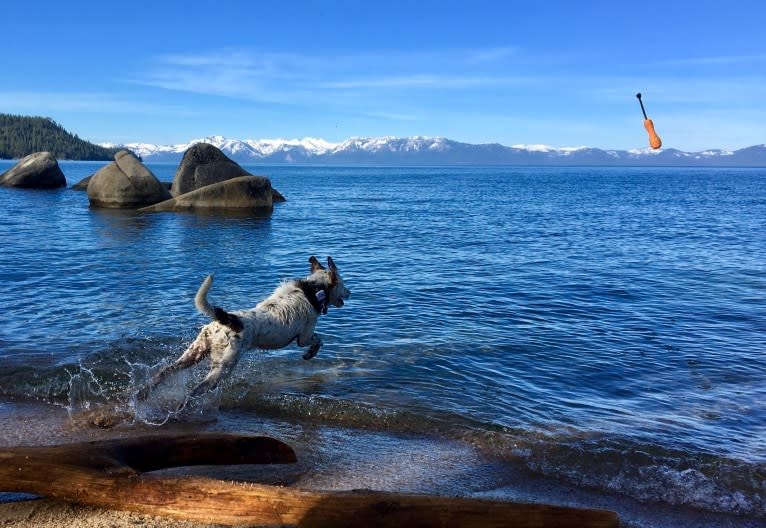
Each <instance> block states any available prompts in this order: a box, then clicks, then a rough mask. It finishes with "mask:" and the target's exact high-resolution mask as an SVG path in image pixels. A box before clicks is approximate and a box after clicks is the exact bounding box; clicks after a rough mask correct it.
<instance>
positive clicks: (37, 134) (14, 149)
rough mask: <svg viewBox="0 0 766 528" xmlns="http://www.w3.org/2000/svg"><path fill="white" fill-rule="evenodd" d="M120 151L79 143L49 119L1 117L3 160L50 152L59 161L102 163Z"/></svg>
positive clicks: (82, 141) (0, 115)
mask: <svg viewBox="0 0 766 528" xmlns="http://www.w3.org/2000/svg"><path fill="white" fill-rule="evenodd" d="M118 150H119V149H110V148H105V147H101V146H99V145H94V144H93V143H90V142H88V141H85V140H83V139H80V138H79V137H78V136H77V135H76V134H74V135H73V134H71V133H69V132H67V131H66V130H65V129H64V127H62V126H61V125H59V124H58V123H56V122H55V121H54V120H53V119H51V118H50V117H30V116H21V115H12V114H0V159H19V158H23V157H24V156H27V155H29V154H32V153H34V152H43V151H47V152H50V153H51V154H53V156H54V157H55V158H56V159H65V160H87V161H90V160H93V161H101V160H111V159H112V158H113V157H114V155H115V154H116V153H117V151H118Z"/></svg>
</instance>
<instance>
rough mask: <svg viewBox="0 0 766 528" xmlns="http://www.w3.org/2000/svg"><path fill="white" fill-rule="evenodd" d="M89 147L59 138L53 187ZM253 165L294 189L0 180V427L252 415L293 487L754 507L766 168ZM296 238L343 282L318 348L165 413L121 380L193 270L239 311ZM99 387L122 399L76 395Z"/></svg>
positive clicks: (742, 522)
mask: <svg viewBox="0 0 766 528" xmlns="http://www.w3.org/2000/svg"><path fill="white" fill-rule="evenodd" d="M12 165H13V163H12V162H6V161H4V162H0V172H2V171H4V170H6V169H7V168H9V167H10V166H12ZM102 165H103V163H77V162H63V163H61V166H62V169H63V171H64V173H65V174H66V176H67V179H68V181H69V184H70V185H71V184H73V183H76V182H77V181H79V180H80V179H81V178H83V177H85V176H88V175H89V174H92V173H93V172H95V171H96V170H98V168H100V167H101V166H102ZM148 166H149V168H150V169H152V171H153V172H154V173H155V174H156V175H157V176H158V177H159V178H160V179H161V180H163V181H171V180H172V178H173V175H174V173H175V169H176V166H175V165H171V164H154V165H153V164H148ZM245 167H246V168H247V169H248V170H250V171H251V172H252V173H253V174H260V175H264V176H267V177H269V178H270V179H271V181H272V184H273V186H274V187H275V188H276V189H278V190H279V191H280V192H281V193H282V194H283V195H284V196H285V197H286V198H287V202H285V203H282V204H277V205H276V206H275V208H274V212H273V214H272V215H271V216H268V217H261V218H253V217H232V216H219V215H195V214H185V213H183V214H177V213H176V214H173V213H162V214H138V213H135V212H131V211H112V210H98V209H90V208H89V206H88V199H87V195H86V194H85V193H83V192H77V191H73V190H70V189H62V190H58V191H27V190H16V189H7V188H0V234H1V236H2V242H1V244H2V246H1V248H2V250H1V253H0V299H2V305H3V310H2V314H3V319H2V321H1V322H0V416H2V418H3V423H4V424H5V425H4V427H3V431H2V432H0V444H2V445H15V444H21V443H26V444H42V443H50V442H54V441H56V440H60V439H68V440H69V439H77V438H93V437H96V436H98V435H105V434H112V435H114V434H122V435H125V434H132V432H133V431H142V432H145V431H146V430H147V429H149V430H162V429H168V428H178V427H182V428H197V429H224V430H242V431H257V432H263V431H266V432H270V433H273V434H275V435H279V436H280V437H281V438H282V439H284V440H286V441H288V442H290V443H294V444H297V445H299V446H302V448H303V449H305V450H306V453H307V457H308V459H309V460H310V461H313V462H315V465H314V466H313V467H314V469H310V468H309V467H308V466H304V467H303V470H302V471H303V473H302V477H301V478H302V479H303V480H302V483H303V484H305V485H309V486H319V487H325V488H328V487H329V488H343V487H346V486H351V487H376V488H378V489H392V490H405V491H418V492H429V493H431V492H439V493H449V494H462V495H467V496H490V497H501V498H511V499H522V500H535V501H551V502H557V503H572V504H578V505H583V506H591V507H607V508H610V509H615V510H617V511H618V512H619V513H620V515H621V517H622V518H623V520H624V522H626V523H628V524H629V525H631V526H634V525H635V526H765V525H766V295H765V294H766V170H763V169H680V168H651V169H645V168H640V169H639V168H483V167H482V168H479V167H471V168H466V167H463V168H369V167H296V166H245ZM310 255H317V256H318V257H320V259H324V258H325V257H326V256H327V255H332V256H333V258H334V260H335V262H336V263H337V265H338V267H339V269H340V271H341V274H342V276H343V279H344V281H345V283H346V285H347V286H348V287H349V288H350V290H351V291H352V296H351V298H350V300H349V301H348V302H347V303H346V306H344V307H343V308H341V309H331V310H330V312H329V314H328V315H326V316H323V317H321V318H320V321H319V325H318V327H317V331H318V332H319V333H320V334H321V335H322V337H323V340H324V346H323V348H322V349H321V351H320V353H319V355H318V356H317V357H316V358H314V359H313V360H311V361H304V360H303V359H301V353H302V352H301V351H299V350H298V349H297V347H295V346H291V347H288V348H286V349H283V350H279V351H269V352H251V353H249V354H247V355H246V356H245V357H244V358H243V360H242V361H241V362H240V364H239V365H238V367H237V369H236V370H235V371H234V373H233V375H232V376H231V378H230V379H228V380H227V381H226V383H224V385H223V388H222V389H219V390H217V391H216V392H215V393H214V394H212V395H209V396H208V397H206V398H205V399H204V400H203V401H198V402H194V405H193V406H192V407H191V408H190V409H187V411H185V413H182V414H181V415H175V414H174V413H173V412H172V411H171V410H170V409H172V406H169V405H167V404H166V403H167V402H164V401H155V402H150V403H147V404H141V405H138V404H137V403H136V401H135V390H136V387H138V386H140V384H141V383H143V381H144V380H146V379H147V377H148V376H149V375H150V374H151V372H152V371H153V370H154V369H156V368H158V367H159V366H160V365H162V364H164V363H166V362H168V361H170V360H171V359H173V358H175V357H177V356H178V355H179V354H180V353H181V352H182V351H183V350H184V348H185V346H186V345H188V343H189V342H190V341H191V340H192V339H193V338H194V336H195V335H196V333H197V331H198V330H199V328H200V327H201V326H202V325H203V324H205V323H206V322H207V320H206V318H205V317H204V316H202V315H200V314H199V313H198V312H197V311H196V309H195V308H194V304H193V297H194V294H195V293H196V291H197V288H198V287H199V285H200V283H201V282H202V280H203V279H204V277H205V276H206V275H207V274H208V273H214V274H215V277H216V280H215V282H214V284H213V287H212V289H211V292H210V295H209V298H210V299H211V301H212V302H214V303H215V304H218V305H220V306H223V307H224V308H227V309H232V310H234V309H240V308H245V307H250V306H254V305H255V304H256V302H257V301H259V300H260V299H262V298H263V297H265V296H266V295H268V294H269V293H270V292H271V290H272V289H273V288H274V287H275V286H276V285H278V284H279V282H280V281H282V280H285V279H290V278H297V277H301V276H304V275H306V274H307V273H308V269H309V265H308V262H307V260H308V257H309V256H310ZM204 370H205V367H204V366H202V367H200V368H198V369H196V370H194V371H193V372H191V373H188V374H184V375H182V376H179V377H177V378H175V379H174V380H172V381H171V382H170V383H169V385H170V386H171V387H170V388H169V389H167V391H168V393H169V394H166V395H165V397H166V398H168V399H171V400H172V398H174V397H179V396H178V394H183V393H184V392H185V391H186V390H188V387H190V386H192V385H193V384H194V383H195V381H196V380H198V379H199V377H200V376H201V375H203V374H204ZM173 391H175V393H173ZM160 400H161V398H160ZM104 407H106V408H109V409H113V410H114V412H115V413H116V414H117V415H120V413H126V415H128V416H132V418H126V419H125V420H123V422H122V423H120V424H119V425H118V426H117V427H116V428H114V429H113V430H112V431H110V432H108V433H107V432H103V431H101V430H94V429H93V428H92V427H88V426H87V425H83V424H81V423H80V422H79V421H78V417H80V416H83V413H85V414H87V412H89V411H92V410H93V409H97V408H104ZM307 431H310V433H309V432H307ZM306 435H309V436H310V439H307V436H306ZM381 457H383V458H381ZM394 461H396V462H394ZM405 462H406V463H405ZM316 467H320V468H321V471H318V470H316ZM363 474H366V475H367V477H366V479H367V480H365V479H364V478H362V477H361V475H363ZM307 475H311V476H310V477H309V476H307Z"/></svg>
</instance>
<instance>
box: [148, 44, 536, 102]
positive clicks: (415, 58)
mask: <svg viewBox="0 0 766 528" xmlns="http://www.w3.org/2000/svg"><path fill="white" fill-rule="evenodd" d="M517 53H518V50H516V49H514V48H489V49H480V50H452V51H432V52H428V51H417V52H412V53H403V52H396V53H384V52H377V53H371V52H366V53H362V54H353V53H351V54H342V55H308V54H306V55H299V54H293V53H274V52H268V53H261V52H255V51H244V50H215V51H210V52H204V53H198V54H195V53H190V54H172V55H161V56H158V57H155V58H154V59H153V60H152V63H151V65H150V66H149V67H148V68H147V69H146V70H145V71H144V72H142V73H140V74H137V75H136V76H135V78H134V79H133V80H134V82H136V83H139V84H144V85H148V86H153V87H157V88H163V89H168V90H178V91H185V92H191V93H198V94H207V95H216V96H223V97H236V98H243V99H250V100H257V101H262V102H268V103H294V102H298V103H301V102H305V101H307V100H327V99H328V98H332V97H348V95H349V91H356V92H365V91H378V90H391V89H395V90H409V89H417V90H423V89H447V90H460V89H467V88H477V87H482V86H497V85H500V84H505V85H509V84H520V83H528V82H538V81H539V79H536V78H534V77H525V76H523V75H520V76H509V75H507V73H505V71H504V70H502V69H499V68H498V65H499V64H504V63H506V62H507V61H508V60H510V59H512V58H513V57H515V56H516V54H517Z"/></svg>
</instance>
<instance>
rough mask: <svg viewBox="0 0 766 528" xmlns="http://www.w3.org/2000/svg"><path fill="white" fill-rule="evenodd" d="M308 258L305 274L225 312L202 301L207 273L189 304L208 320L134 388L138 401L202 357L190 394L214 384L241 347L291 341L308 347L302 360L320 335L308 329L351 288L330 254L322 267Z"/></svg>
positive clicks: (267, 346)
mask: <svg viewBox="0 0 766 528" xmlns="http://www.w3.org/2000/svg"><path fill="white" fill-rule="evenodd" d="M309 262H310V263H311V274H310V275H308V276H307V277H306V278H303V279H296V280H292V281H287V282H284V283H282V284H281V285H280V286H279V287H278V288H277V289H276V290H274V292H273V293H272V294H271V295H270V296H269V297H267V298H266V299H264V300H263V301H262V302H260V303H259V304H258V305H256V307H255V308H250V309H249V310H241V311H237V312H227V311H226V310H224V309H222V308H219V307H217V306H212V305H211V304H210V303H208V301H207V292H208V290H209V289H210V285H211V284H212V282H213V276H212V275H209V276H208V277H207V278H206V279H205V281H204V282H203V283H202V286H200V288H199V291H198V292H197V295H196V297H195V298H194V303H195V305H196V306H197V309H198V310H199V311H200V312H202V313H203V314H205V315H207V316H209V317H210V318H212V319H214V321H213V322H211V323H208V324H207V325H205V326H204V327H203V328H202V330H201V331H200V333H199V335H198V336H197V338H196V339H195V340H194V342H193V343H192V344H191V345H189V348H187V349H186V351H185V352H184V353H183V354H182V355H181V357H179V358H178V359H177V360H176V361H175V362H174V363H171V364H170V365H167V366H166V367H164V368H162V369H161V370H160V371H159V372H158V373H157V374H156V375H155V376H154V378H153V379H152V382H151V383H150V384H149V385H148V386H146V387H144V388H143V389H142V390H141V391H139V392H138V395H137V397H138V399H139V400H144V399H146V398H147V397H148V395H149V393H150V392H151V390H152V389H153V388H154V387H156V386H157V385H158V384H159V383H161V382H162V380H164V379H165V378H166V377H167V376H168V375H169V374H172V373H173V372H176V371H179V370H181V369H185V368H188V367H191V366H192V365H195V364H197V363H199V362H200V361H201V360H203V359H204V358H206V357H210V372H208V374H207V376H206V377H205V379H203V380H202V381H201V382H200V383H199V384H198V385H197V386H196V387H195V388H194V389H193V390H192V392H191V396H197V395H199V394H202V393H203V392H205V391H207V390H210V389H213V388H215V387H216V385H217V384H218V382H219V381H220V380H221V377H222V376H224V375H226V374H228V373H229V372H230V371H231V369H232V368H234V366H235V365H236V364H237V361H238V360H239V357H240V356H241V355H242V352H244V351H245V350H251V349H255V348H259V349H277V348H282V347H285V346H287V345H289V344H290V343H292V342H293V341H297V342H298V346H299V347H309V348H308V350H307V351H306V352H305V353H304V354H303V359H311V358H313V357H314V356H316V355H317V352H319V347H321V346H322V339H321V338H320V337H319V336H318V335H317V334H315V333H314V328H315V327H316V324H317V320H318V319H319V316H320V315H322V314H326V313H327V308H328V307H329V306H330V305H332V306H335V307H338V308H340V307H341V306H343V303H344V301H345V300H346V299H348V298H349V296H350V295H351V292H350V291H349V290H348V288H346V287H345V286H344V285H343V279H341V276H340V273H339V272H338V268H337V267H336V266H335V263H334V262H333V260H332V257H327V267H328V269H325V267H324V266H322V264H320V263H319V261H318V260H317V259H316V257H313V256H312V257H311V258H310V259H309ZM185 403H186V401H184V402H183V403H182V404H181V405H180V406H179V408H180V407H183V406H184V405H185Z"/></svg>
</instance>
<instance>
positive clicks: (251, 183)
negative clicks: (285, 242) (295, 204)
mask: <svg viewBox="0 0 766 528" xmlns="http://www.w3.org/2000/svg"><path fill="white" fill-rule="evenodd" d="M272 196H273V195H272V188H271V182H270V181H269V179H268V178H264V177H263V176H251V175H248V176H240V177H238V178H232V179H229V180H226V181H223V182H219V183H214V184H212V185H206V186H205V187H202V188H200V189H197V190H194V191H191V192H187V193H184V194H182V195H180V196H175V197H173V198H171V199H170V200H166V201H164V202H160V203H158V204H155V205H151V206H149V207H144V208H142V209H140V211H141V212H159V211H194V210H231V211H234V210H236V211H238V212H254V213H268V212H271V210H272V207H273V198H272Z"/></svg>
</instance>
